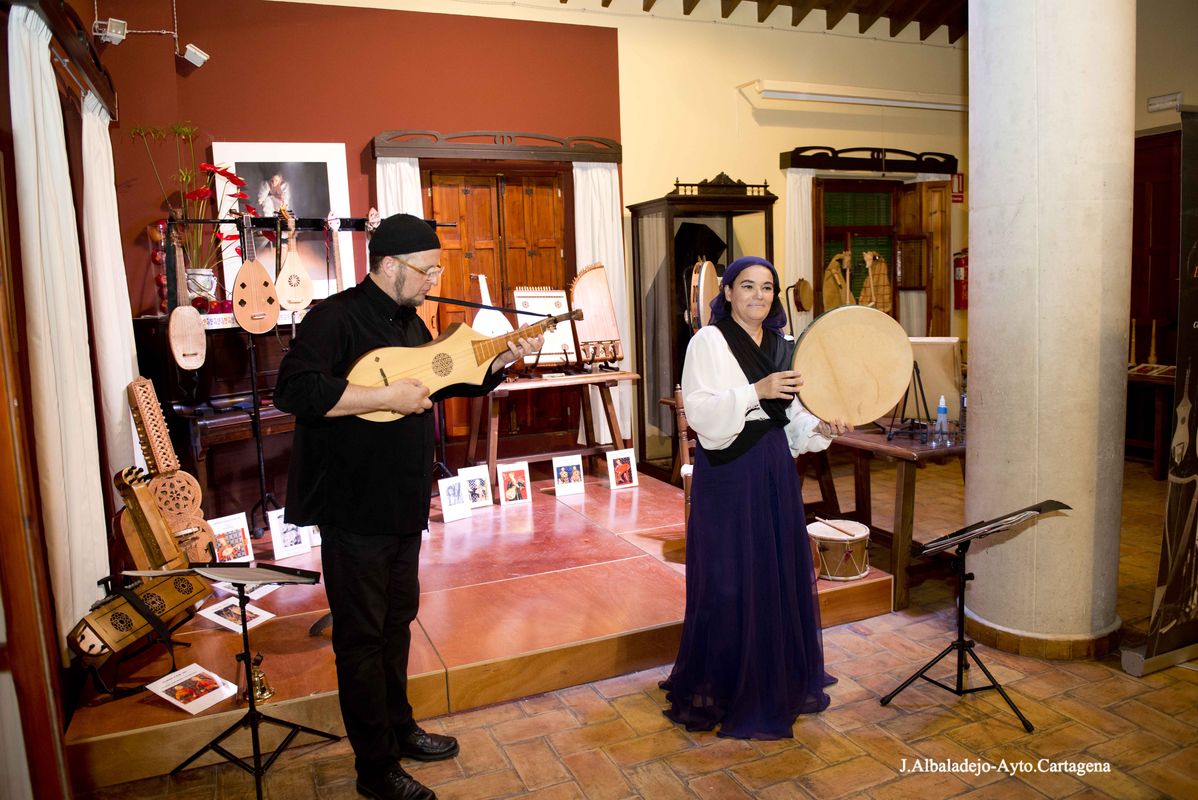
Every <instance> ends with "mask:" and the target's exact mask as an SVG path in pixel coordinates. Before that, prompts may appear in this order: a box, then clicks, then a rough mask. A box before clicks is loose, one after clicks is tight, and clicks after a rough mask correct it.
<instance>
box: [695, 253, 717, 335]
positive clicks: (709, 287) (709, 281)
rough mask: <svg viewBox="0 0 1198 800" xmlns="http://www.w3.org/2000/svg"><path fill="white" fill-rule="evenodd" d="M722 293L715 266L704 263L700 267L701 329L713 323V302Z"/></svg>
mask: <svg viewBox="0 0 1198 800" xmlns="http://www.w3.org/2000/svg"><path fill="white" fill-rule="evenodd" d="M719 293H720V276H719V275H717V274H716V271H715V264H712V263H711V262H710V261H704V262H703V266H701V267H699V297H698V301H699V327H700V328H701V327H703V326H704V325H706V324H707V323H709V322H711V301H712V300H714V299H715V296H716V295H717V294H719Z"/></svg>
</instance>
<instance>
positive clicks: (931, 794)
mask: <svg viewBox="0 0 1198 800" xmlns="http://www.w3.org/2000/svg"><path fill="white" fill-rule="evenodd" d="M967 791H969V785H968V784H967V783H965V782H964V781H962V780H961V779H960V778H958V777H956V776H955V775H951V774H949V773H946V772H933V773H920V774H915V775H900V776H899V777H898V778H896V779H895V780H892V781H889V782H887V783H884V784H881V785H879V786H874V787H872V788H871V789H870V790H869V796H870V797H872V798H875V800H911V798H919V800H943V798H947V797H956V796H957V795H960V794H964V793H966V792H967Z"/></svg>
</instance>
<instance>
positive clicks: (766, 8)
mask: <svg viewBox="0 0 1198 800" xmlns="http://www.w3.org/2000/svg"><path fill="white" fill-rule="evenodd" d="M781 1H782V0H757V21H758V22H765V21H766V19H768V18H769V16H770V14H773V13H774V9H775V8H777V7H778V4H779V3H780V2H781Z"/></svg>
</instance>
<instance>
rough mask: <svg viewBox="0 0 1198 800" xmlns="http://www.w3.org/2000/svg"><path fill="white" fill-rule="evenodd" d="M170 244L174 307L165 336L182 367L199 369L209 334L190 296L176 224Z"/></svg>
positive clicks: (173, 354)
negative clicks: (173, 265) (172, 262)
mask: <svg viewBox="0 0 1198 800" xmlns="http://www.w3.org/2000/svg"><path fill="white" fill-rule="evenodd" d="M171 246H172V247H173V248H174V253H175V310H174V311H172V312H171V316H170V319H169V320H168V321H167V323H166V338H167V341H168V342H169V343H170V346H171V356H172V357H174V359H175V363H176V364H178V365H179V366H180V367H181V368H183V369H199V368H200V367H202V366H204V358H205V356H206V355H207V353H208V337H207V335H206V334H205V333H204V320H203V319H202V318H201V317H200V312H199V311H197V310H196V309H195V308H193V307H192V305H191V298H190V297H189V296H188V292H187V268H186V266H185V265H184V263H183V245H182V244H181V243H180V242H179V231H178V228H177V227H172V228H171Z"/></svg>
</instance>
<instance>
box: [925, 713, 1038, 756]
mask: <svg viewBox="0 0 1198 800" xmlns="http://www.w3.org/2000/svg"><path fill="white" fill-rule="evenodd" d="M945 735H946V736H948V737H949V738H950V739H952V740H953V741H955V742H957V743H958V744H960V745H961V746H962V747H964V748H966V749H968V750H974V751H978V750H985V749H987V748H990V747H994V746H995V745H999V744H1006V743H1008V742H1012V741H1017V740H1020V739H1022V738H1023V737H1025V736H1031V735H1032V734H1029V733H1028V732H1027V731H1025V730H1024V729H1023V726H1022V725H1020V724H1019V721H1018V720H1017V719H1016V718H1015V715H1013V714H1012V715H1011V718H1010V720H1001V721H997V722H996V721H993V720H986V721H985V722H972V723H970V724H968V725H962V726H961V727H959V728H953V729H952V730H951V731H949V732H948V733H947V734H945Z"/></svg>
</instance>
